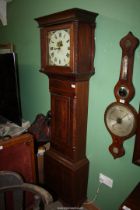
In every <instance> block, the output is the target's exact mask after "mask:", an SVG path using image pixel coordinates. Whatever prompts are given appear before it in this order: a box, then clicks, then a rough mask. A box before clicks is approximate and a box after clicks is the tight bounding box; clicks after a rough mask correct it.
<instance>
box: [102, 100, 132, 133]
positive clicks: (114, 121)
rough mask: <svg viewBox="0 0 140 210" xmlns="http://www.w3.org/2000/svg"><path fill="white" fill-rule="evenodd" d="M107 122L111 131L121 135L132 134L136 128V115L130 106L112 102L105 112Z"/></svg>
mask: <svg viewBox="0 0 140 210" xmlns="http://www.w3.org/2000/svg"><path fill="white" fill-rule="evenodd" d="M105 123H106V126H107V128H108V129H109V131H110V132H111V133H112V134H114V135H116V136H119V137H126V136H129V135H131V134H132V133H133V132H134V130H135V128H136V117H135V114H134V113H133V111H132V110H131V109H130V108H129V106H125V105H124V104H121V103H113V104H111V105H110V106H109V107H108V108H107V110H106V113H105Z"/></svg>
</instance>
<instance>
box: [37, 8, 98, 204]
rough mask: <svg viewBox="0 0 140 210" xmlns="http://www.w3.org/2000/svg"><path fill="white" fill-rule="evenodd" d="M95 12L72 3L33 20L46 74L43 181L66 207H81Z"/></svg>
mask: <svg viewBox="0 0 140 210" xmlns="http://www.w3.org/2000/svg"><path fill="white" fill-rule="evenodd" d="M96 16H97V14H96V13H93V12H89V11H85V10H82V9H77V8H74V9H70V10H65V11H62V12H58V13H55V14H52V15H48V16H43V17H39V18H36V19H35V20H36V21H37V22H38V24H39V27H40V36H41V72H43V73H44V74H46V75H48V77H49V90H50V94H51V114H52V121H51V147H50V150H49V151H47V152H46V154H45V183H46V185H47V187H48V188H49V189H50V190H51V191H52V192H54V193H56V194H57V196H58V198H59V199H60V200H62V201H63V203H64V204H66V205H67V206H81V205H82V203H83V202H84V201H85V200H86V194H87V183H88V168H89V161H88V159H87V158H86V131H87V113H88V92H89V79H90V77H91V76H92V75H93V74H94V65H93V62H94V51H95V45H94V31H95V19H96ZM61 51H62V52H61ZM61 53H62V54H61Z"/></svg>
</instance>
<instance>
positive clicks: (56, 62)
mask: <svg viewBox="0 0 140 210" xmlns="http://www.w3.org/2000/svg"><path fill="white" fill-rule="evenodd" d="M48 51H49V55H48V56H49V59H48V60H49V65H50V66H70V29H61V30H54V31H49V32H48Z"/></svg>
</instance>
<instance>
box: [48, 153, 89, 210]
mask: <svg viewBox="0 0 140 210" xmlns="http://www.w3.org/2000/svg"><path fill="white" fill-rule="evenodd" d="M88 168H89V161H88V160H87V158H84V159H82V160H80V161H77V162H74V163H73V162H71V161H69V160H67V159H65V158H63V157H62V155H59V153H57V152H56V151H55V150H49V151H47V153H46V154H45V184H46V186H47V187H48V189H50V191H52V192H54V193H55V194H57V196H58V199H59V200H61V201H62V202H63V203H64V205H66V206H73V207H76V206H81V205H82V203H83V202H84V201H85V200H86V199H87V196H86V194H87V182H88Z"/></svg>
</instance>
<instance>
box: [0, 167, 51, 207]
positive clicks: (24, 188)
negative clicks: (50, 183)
mask: <svg viewBox="0 0 140 210" xmlns="http://www.w3.org/2000/svg"><path fill="white" fill-rule="evenodd" d="M7 192H8V196H7V195H6V194H7ZM26 192H30V193H32V194H34V196H32V197H31V195H30V194H26V196H25V193H26ZM27 195H29V197H30V198H33V199H30V200H32V202H31V203H30V206H27V205H26V204H25V202H26V201H25V197H28V196H27ZM9 196H10V198H11V196H12V200H11V199H10V202H12V205H11V204H10V205H11V207H10V209H14V210H24V209H28V210H29V209H30V210H31V209H32V210H39V209H41V210H42V209H44V210H46V209H48V208H47V207H48V204H49V203H51V202H52V196H51V195H50V193H49V192H47V191H46V190H45V189H43V188H42V187H39V186H37V185H34V184H29V183H24V182H23V179H22V177H21V176H20V175H19V174H17V173H15V172H11V171H0V210H6V209H7V210H9V208H7V201H6V197H8V199H9ZM29 197H28V198H29ZM8 203H9V200H8ZM12 206H13V207H14V208H12Z"/></svg>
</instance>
